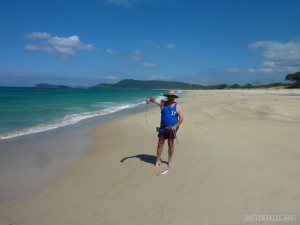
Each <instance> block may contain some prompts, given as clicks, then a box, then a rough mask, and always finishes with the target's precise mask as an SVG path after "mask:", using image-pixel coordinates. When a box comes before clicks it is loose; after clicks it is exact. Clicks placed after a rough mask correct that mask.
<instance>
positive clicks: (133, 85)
mask: <svg viewBox="0 0 300 225" xmlns="http://www.w3.org/2000/svg"><path fill="white" fill-rule="evenodd" d="M285 80H286V81H288V82H292V84H291V83H272V84H267V85H252V84H245V85H239V84H232V85H228V84H218V85H207V86H204V85H199V84H190V83H185V82H178V81H161V80H134V79H125V80H121V81H119V82H117V83H115V84H109V83H102V84H98V85H96V86H93V87H90V88H92V89H181V90H213V89H218V90H219V89H252V88H300V71H299V72H296V73H293V74H288V75H286V77H285ZM34 87H36V88H70V87H68V86H65V85H52V84H45V83H41V84H37V85H35V86H34ZM80 88H83V87H80Z"/></svg>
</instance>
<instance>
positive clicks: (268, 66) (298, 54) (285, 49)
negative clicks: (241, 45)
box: [249, 41, 300, 73]
mask: <svg viewBox="0 0 300 225" xmlns="http://www.w3.org/2000/svg"><path fill="white" fill-rule="evenodd" d="M249 48H250V49H258V48H262V49H263V56H264V58H265V61H264V62H263V63H262V65H261V67H260V68H259V69H257V70H256V71H258V72H266V73H270V72H275V71H289V72H290V71H292V70H299V69H300V42H293V41H290V42H286V43H283V42H277V41H259V42H256V43H253V44H251V45H249Z"/></svg>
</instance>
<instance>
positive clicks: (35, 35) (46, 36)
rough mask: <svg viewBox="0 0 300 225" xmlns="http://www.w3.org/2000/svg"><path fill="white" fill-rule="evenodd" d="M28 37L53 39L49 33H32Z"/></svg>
mask: <svg viewBox="0 0 300 225" xmlns="http://www.w3.org/2000/svg"><path fill="white" fill-rule="evenodd" d="M26 37H27V38H30V39H39V38H40V39H48V38H51V34H49V33H47V32H32V33H30V34H27V35H26Z"/></svg>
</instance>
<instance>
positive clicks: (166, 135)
mask: <svg viewBox="0 0 300 225" xmlns="http://www.w3.org/2000/svg"><path fill="white" fill-rule="evenodd" d="M157 137H159V138H163V139H174V138H176V134H175V132H159V133H158V135H157Z"/></svg>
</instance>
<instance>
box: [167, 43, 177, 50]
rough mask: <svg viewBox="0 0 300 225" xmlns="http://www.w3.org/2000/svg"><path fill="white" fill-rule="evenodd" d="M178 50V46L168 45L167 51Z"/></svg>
mask: <svg viewBox="0 0 300 225" xmlns="http://www.w3.org/2000/svg"><path fill="white" fill-rule="evenodd" d="M176 48H177V46H176V45H175V44H172V43H169V44H167V49H170V50H174V49H176Z"/></svg>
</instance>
